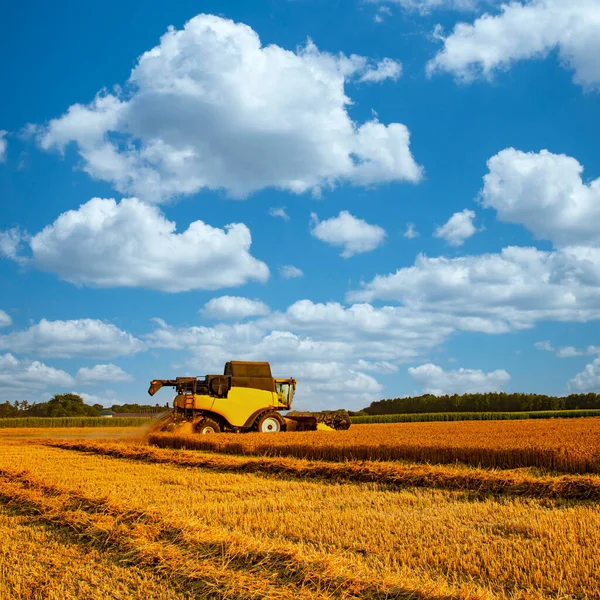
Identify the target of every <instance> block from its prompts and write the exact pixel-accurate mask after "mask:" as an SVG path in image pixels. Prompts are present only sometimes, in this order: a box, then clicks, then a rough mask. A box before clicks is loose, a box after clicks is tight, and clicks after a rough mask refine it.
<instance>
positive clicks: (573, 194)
mask: <svg viewBox="0 0 600 600" xmlns="http://www.w3.org/2000/svg"><path fill="white" fill-rule="evenodd" d="M599 7H600V5H599ZM599 17H600V13H599ZM599 34H600V30H599ZM487 164H488V169H489V173H488V174H487V175H485V177H484V186H483V190H482V192H481V201H482V204H483V206H485V207H488V208H493V209H495V210H496V211H497V213H498V218H499V219H500V220H501V221H507V222H510V223H520V224H522V225H524V226H525V227H527V229H529V230H530V231H532V232H533V233H534V234H535V235H536V236H537V237H538V238H541V239H546V240H551V241H552V242H553V243H554V244H555V245H558V246H565V245H577V246H583V245H586V244H587V245H589V244H591V245H598V244H599V243H600V229H599V228H598V225H597V224H598V221H600V179H595V180H594V181H590V182H589V183H585V182H584V181H583V180H582V177H581V175H582V173H583V167H582V165H581V164H579V162H578V161H577V160H576V159H574V158H572V157H570V156H566V155H564V154H552V153H551V152H548V150H542V151H541V152H539V153H535V152H520V151H519V150H515V149H514V148H507V149H506V150H502V152H499V153H498V154H496V155H495V156H493V157H492V158H491V159H490V160H489V161H488V163H487Z"/></svg>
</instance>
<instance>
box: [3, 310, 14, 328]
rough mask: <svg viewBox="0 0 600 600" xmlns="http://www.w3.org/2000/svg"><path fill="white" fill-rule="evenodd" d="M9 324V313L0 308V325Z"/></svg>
mask: <svg viewBox="0 0 600 600" xmlns="http://www.w3.org/2000/svg"><path fill="white" fill-rule="evenodd" d="M9 325H12V319H11V318H10V315H9V314H8V313H6V312H4V311H3V310H0V327H8V326H9Z"/></svg>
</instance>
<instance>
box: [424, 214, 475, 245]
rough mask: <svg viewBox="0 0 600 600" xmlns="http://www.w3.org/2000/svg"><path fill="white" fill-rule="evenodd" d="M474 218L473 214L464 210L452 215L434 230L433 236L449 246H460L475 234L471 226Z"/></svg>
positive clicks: (473, 226) (473, 227)
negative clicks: (444, 241)
mask: <svg viewBox="0 0 600 600" xmlns="http://www.w3.org/2000/svg"><path fill="white" fill-rule="evenodd" d="M474 218H475V213H474V212H473V211H472V210H468V209H467V208H465V209H464V210H463V211H461V212H456V213H454V214H453V215H452V216H451V217H450V218H449V219H448V221H447V222H446V223H445V224H444V225H442V226H441V227H438V228H437V229H436V230H435V232H434V234H433V236H434V237H437V238H442V239H444V240H446V242H448V244H450V245H451V246H462V245H463V244H464V243H465V240H466V239H468V238H470V237H471V236H472V235H473V234H475V233H476V232H477V228H476V227H475V225H473V219H474Z"/></svg>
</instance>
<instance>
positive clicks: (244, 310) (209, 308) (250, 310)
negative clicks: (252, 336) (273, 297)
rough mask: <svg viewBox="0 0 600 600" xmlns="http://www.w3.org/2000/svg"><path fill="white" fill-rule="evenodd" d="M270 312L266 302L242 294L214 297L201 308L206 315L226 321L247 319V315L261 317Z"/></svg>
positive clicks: (201, 311)
mask: <svg viewBox="0 0 600 600" xmlns="http://www.w3.org/2000/svg"><path fill="white" fill-rule="evenodd" d="M269 312H270V309H269V307H268V306H267V305H266V304H265V303H264V302H261V301H260V300H251V299H250V298H243V297H241V296H221V297H219V298H212V299H211V300H209V301H208V302H207V303H206V304H205V305H204V307H203V308H202V309H201V310H200V313H201V314H202V315H203V316H204V317H207V318H209V319H222V320H224V321H230V320H237V319H245V318H246V317H261V316H264V315H268V314H269Z"/></svg>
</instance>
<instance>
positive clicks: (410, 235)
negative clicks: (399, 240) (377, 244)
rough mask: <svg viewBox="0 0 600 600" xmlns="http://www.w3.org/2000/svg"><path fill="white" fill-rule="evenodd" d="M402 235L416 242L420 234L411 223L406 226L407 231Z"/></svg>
mask: <svg viewBox="0 0 600 600" xmlns="http://www.w3.org/2000/svg"><path fill="white" fill-rule="evenodd" d="M402 235H403V236H404V237H405V238H407V239H409V240H414V239H415V238H416V237H419V235H420V234H419V232H418V231H417V230H416V228H415V224H414V223H410V222H409V223H407V224H406V230H405V231H404V233H403V234H402Z"/></svg>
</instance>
